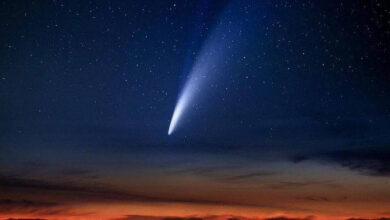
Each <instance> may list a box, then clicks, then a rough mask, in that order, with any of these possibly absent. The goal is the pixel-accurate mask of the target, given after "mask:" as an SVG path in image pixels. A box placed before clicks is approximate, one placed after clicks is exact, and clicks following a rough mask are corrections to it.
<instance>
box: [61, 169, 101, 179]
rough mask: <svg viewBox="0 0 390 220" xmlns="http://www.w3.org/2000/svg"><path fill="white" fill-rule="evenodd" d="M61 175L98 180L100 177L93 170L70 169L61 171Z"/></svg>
mask: <svg viewBox="0 0 390 220" xmlns="http://www.w3.org/2000/svg"><path fill="white" fill-rule="evenodd" d="M60 173H61V175H63V176H65V177H75V178H83V179H98V178H99V176H98V175H96V174H95V172H94V171H92V170H87V169H78V168H69V169H63V170H61V172H60Z"/></svg>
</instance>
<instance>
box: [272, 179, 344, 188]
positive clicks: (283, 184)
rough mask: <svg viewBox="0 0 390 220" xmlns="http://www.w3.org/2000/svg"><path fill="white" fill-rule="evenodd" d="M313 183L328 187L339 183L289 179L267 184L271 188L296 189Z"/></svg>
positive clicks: (334, 186)
mask: <svg viewBox="0 0 390 220" xmlns="http://www.w3.org/2000/svg"><path fill="white" fill-rule="evenodd" d="M313 185H321V186H326V187H330V188H338V187H340V186H339V185H337V184H335V183H332V182H331V181H305V182H289V181H282V182H279V183H275V184H270V185H268V187H269V188H271V189H296V188H302V187H307V186H313Z"/></svg>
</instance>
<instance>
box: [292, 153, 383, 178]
mask: <svg viewBox="0 0 390 220" xmlns="http://www.w3.org/2000/svg"><path fill="white" fill-rule="evenodd" d="M305 160H319V161H326V162H331V163H336V164H339V165H340V166H343V167H347V168H349V169H351V170H355V171H358V172H360V173H362V174H364V175H371V176H383V177H390V147H382V148H380V147H367V148H355V149H346V150H336V151H330V152H323V153H319V154H312V155H295V156H294V157H293V158H291V161H292V162H294V163H300V162H302V161H305Z"/></svg>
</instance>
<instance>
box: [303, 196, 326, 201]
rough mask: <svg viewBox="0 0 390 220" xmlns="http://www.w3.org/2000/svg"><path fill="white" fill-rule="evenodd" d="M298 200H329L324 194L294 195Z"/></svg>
mask: <svg viewBox="0 0 390 220" xmlns="http://www.w3.org/2000/svg"><path fill="white" fill-rule="evenodd" d="M296 199H298V200H306V201H310V202H330V199H328V198H327V197H324V196H303V197H296Z"/></svg>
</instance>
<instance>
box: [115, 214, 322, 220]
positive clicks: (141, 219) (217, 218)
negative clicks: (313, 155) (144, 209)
mask: <svg viewBox="0 0 390 220" xmlns="http://www.w3.org/2000/svg"><path fill="white" fill-rule="evenodd" d="M313 219H315V217H314V216H307V217H303V218H299V217H288V216H277V217H269V218H247V217H242V216H232V215H210V216H187V217H166V216H140V215H127V216H124V217H122V218H116V219H112V220H313Z"/></svg>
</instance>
